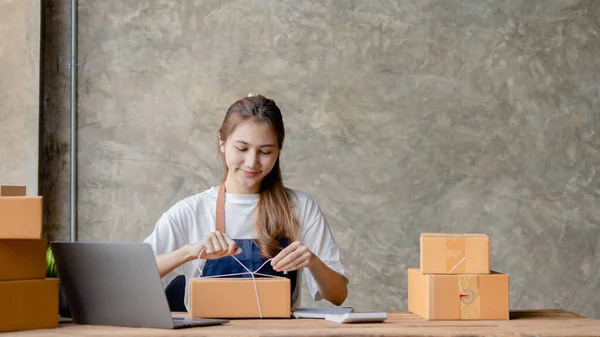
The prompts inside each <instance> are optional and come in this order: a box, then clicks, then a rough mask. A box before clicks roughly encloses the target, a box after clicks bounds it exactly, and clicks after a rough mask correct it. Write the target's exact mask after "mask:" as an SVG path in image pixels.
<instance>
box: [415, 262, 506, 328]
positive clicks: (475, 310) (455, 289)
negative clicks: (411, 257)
mask: <svg viewBox="0 0 600 337" xmlns="http://www.w3.org/2000/svg"><path fill="white" fill-rule="evenodd" d="M509 307H510V282H509V275H508V274H501V273H496V272H492V273H491V274H487V275H485V274H484V275H478V274H469V275H439V274H429V275H426V274H422V273H421V272H420V271H419V269H417V268H413V269H409V270H408V311H410V312H412V313H414V314H417V315H419V316H421V317H423V318H425V319H428V320H508V319H509V310H510V309H509Z"/></svg>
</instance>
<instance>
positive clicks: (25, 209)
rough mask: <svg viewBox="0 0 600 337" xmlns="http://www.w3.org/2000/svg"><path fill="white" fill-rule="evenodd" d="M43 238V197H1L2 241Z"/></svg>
mask: <svg viewBox="0 0 600 337" xmlns="http://www.w3.org/2000/svg"><path fill="white" fill-rule="evenodd" d="M41 237H42V197H0V239H39V238H41Z"/></svg>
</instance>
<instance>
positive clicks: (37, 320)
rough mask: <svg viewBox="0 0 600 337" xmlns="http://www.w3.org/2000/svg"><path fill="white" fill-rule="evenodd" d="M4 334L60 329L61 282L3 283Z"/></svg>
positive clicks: (0, 321) (0, 314)
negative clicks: (59, 302)
mask: <svg viewBox="0 0 600 337" xmlns="http://www.w3.org/2000/svg"><path fill="white" fill-rule="evenodd" d="M0 298H1V299H2V300H1V301H0V332H4V331H18V330H32V329H48V328H56V327H58V279H45V280H25V281H5V282H0Z"/></svg>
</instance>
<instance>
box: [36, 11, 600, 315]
mask: <svg viewBox="0 0 600 337" xmlns="http://www.w3.org/2000/svg"><path fill="white" fill-rule="evenodd" d="M49 3H50V5H49V6H48V8H46V14H47V15H48V13H51V16H52V17H53V18H54V20H55V21H54V22H53V21H50V20H49V21H48V25H53V26H59V25H61V24H64V20H66V19H67V18H68V16H66V15H65V13H68V11H67V10H66V9H64V8H63V9H61V8H60V6H59V5H60V4H61V1H58V0H51V1H49ZM79 3H80V6H81V7H80V11H79V14H80V21H79V22H80V35H79V46H80V53H81V54H80V58H79V62H80V63H81V64H82V67H81V72H80V76H79V80H80V86H79V88H78V89H79V95H80V103H79V109H80V110H79V118H80V120H79V141H80V148H79V152H78V153H79V160H80V162H79V170H80V175H79V184H80V185H79V193H80V203H79V211H80V213H79V214H80V215H79V223H80V231H79V234H80V238H81V239H86V240H89V239H91V240H119V241H121V240H123V241H138V240H141V239H143V238H144V237H145V236H146V235H148V234H149V233H150V231H151V230H152V228H153V226H154V224H155V222H156V220H157V219H158V217H159V216H160V214H161V213H162V212H163V211H165V210H166V209H167V208H168V207H170V206H171V205H172V204H174V203H175V202H176V201H177V200H179V199H181V198H184V197H186V196H188V195H191V194H194V193H196V192H199V191H202V190H204V189H206V188H208V187H209V186H210V185H213V184H216V183H217V182H218V179H219V178H220V176H221V167H220V162H219V160H218V157H217V153H216V139H215V137H216V130H217V129H218V127H219V125H220V122H221V121H222V118H223V116H224V113H225V110H226V108H227V107H228V105H229V104H231V103H232V102H233V101H235V100H236V99H238V98H239V97H241V96H243V95H245V94H247V93H248V92H259V93H263V94H265V95H267V96H269V97H272V98H274V99H275V101H276V102H277V103H278V104H279V105H280V107H281V108H282V110H283V112H284V120H285V122H286V127H287V131H288V138H287V142H286V144H285V146H284V152H283V157H282V162H283V169H284V178H285V181H286V184H287V185H288V186H290V187H294V188H298V189H302V190H305V191H307V192H308V193H310V194H311V195H312V196H313V197H314V198H315V199H316V200H318V201H319V203H320V205H321V207H322V209H323V210H324V212H325V213H326V214H327V216H328V220H329V224H330V225H331V227H332V229H333V231H334V234H335V236H336V238H337V241H338V244H339V246H340V247H341V250H342V253H343V256H344V258H345V262H346V264H347V266H348V267H349V269H350V271H351V276H352V280H351V283H350V295H349V297H348V300H347V302H346V305H351V306H355V307H357V308H359V309H362V310H369V309H379V310H405V309H406V287H407V285H406V269H407V268H409V267H417V266H418V265H419V246H418V238H419V233H421V232H426V231H445V232H482V233H487V234H489V235H490V236H491V238H492V267H493V269H495V270H498V271H502V272H507V273H510V274H511V285H512V288H511V300H512V307H513V308H514V309H520V308H564V309H569V310H573V311H576V312H579V313H581V314H584V315H588V316H592V317H597V318H600V295H599V294H598V289H599V288H600V284H599V283H600V274H599V272H598V260H599V258H600V251H599V248H598V237H599V234H600V229H599V228H598V223H600V207H598V201H599V197H600V183H599V182H598V172H599V171H600V156H599V152H600V135H599V133H600V116H599V111H600V94H599V90H600V58H599V57H598V55H600V21H599V18H600V3H599V2H598V1H543V0H537V1H534V0H522V1H492V0H487V1H483V0H477V1H461V2H455V1H368V2H367V1H326V2H323V1H245V0H244V1H187V2H179V1H154V0H153V1H133V0H132V1H123V2H112V1H92V0H80V1H79ZM47 28H48V27H47ZM61 34H62V35H61ZM46 38H47V39H48V38H50V39H53V40H54V41H55V45H54V47H52V48H54V49H52V50H49V51H48V54H46V60H45V62H46V63H45V64H46V66H49V64H52V63H53V62H55V60H60V59H61V58H62V59H64V58H65V55H67V53H68V48H66V49H64V50H62V49H60V48H64V47H65V46H64V44H65V36H64V33H61V32H60V31H59V30H57V31H56V35H54V36H52V37H49V36H46ZM46 42H48V41H46ZM49 55H50V56H49ZM63 72H64V70H63V69H62V68H61V69H60V70H57V73H56V74H55V75H52V74H50V73H48V72H47V76H50V77H51V76H55V77H54V78H55V79H56V81H53V83H47V82H46V84H45V86H44V88H45V89H46V90H47V93H46V95H45V97H46V99H47V101H48V103H49V104H50V105H51V106H52V107H53V108H52V109H50V108H48V109H46V114H47V115H48V116H49V119H53V118H52V117H55V116H54V114H56V115H57V116H56V118H57V120H59V121H61V122H56V120H54V121H52V122H49V123H52V124H51V125H50V124H48V123H45V127H46V128H47V129H46V133H47V134H46V135H45V136H46V137H54V139H53V140H52V142H50V144H51V146H48V147H46V148H45V152H46V155H47V156H49V157H51V158H52V160H49V161H48V163H49V165H50V167H49V168H48V169H47V170H48V172H58V171H60V170H63V169H64V168H65V167H64V166H61V165H65V163H66V162H67V159H68V158H66V156H67V153H66V150H65V149H66V148H67V147H66V143H65V142H66V140H67V139H68V138H66V137H65V135H66V133H65V132H66V127H67V126H68V123H67V121H68V120H66V119H65V113H66V112H65V108H64V107H65V105H66V104H67V103H66V100H67V99H68V95H64V93H66V92H68V91H66V86H65V84H64V76H63V75H62V73H63ZM57 97H60V98H57ZM52 165H54V166H52ZM53 177H54V178H55V179H56V180H55V181H52V183H51V185H52V186H51V187H49V189H48V190H49V191H52V200H51V201H50V202H52V203H54V204H56V205H59V206H58V211H57V212H58V214H59V215H51V217H52V219H51V220H49V221H52V224H53V225H52V226H53V227H52V228H54V229H53V231H51V232H50V235H55V236H57V237H61V236H62V237H63V238H66V236H65V235H66V234H65V233H67V231H66V230H65V229H66V228H67V227H66V226H68V218H67V217H66V215H67V213H66V212H65V211H64V205H65V199H64V198H65V196H66V195H67V194H65V193H64V191H65V187H68V182H66V180H65V179H66V176H65V174H64V173H55V174H54V175H53ZM303 304H304V305H312V303H311V301H310V299H309V297H308V296H307V294H306V293H305V294H304V297H303Z"/></svg>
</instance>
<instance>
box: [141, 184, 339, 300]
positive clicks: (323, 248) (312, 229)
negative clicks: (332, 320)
mask: <svg viewBox="0 0 600 337" xmlns="http://www.w3.org/2000/svg"><path fill="white" fill-rule="evenodd" d="M290 191H291V192H292V193H293V195H295V198H292V199H291V202H292V205H293V209H294V215H295V216H296V218H297V219H298V221H299V222H300V226H301V228H300V235H297V236H296V240H298V241H300V242H302V244H303V245H305V246H306V247H307V248H308V249H310V251H311V252H312V253H313V254H315V255H316V256H318V257H319V259H320V260H321V261H323V263H325V264H326V265H327V266H328V267H329V268H331V269H333V270H335V271H336V272H338V273H340V274H341V275H343V276H344V277H346V280H348V279H349V274H348V270H347V269H346V267H344V265H343V264H342V262H341V259H340V252H339V249H338V247H337V245H336V243H335V240H334V238H333V235H332V234H331V230H330V229H329V226H328V225H327V223H326V222H325V218H324V216H323V213H322V212H321V209H320V208H319V205H318V204H317V202H316V201H314V200H313V199H312V198H311V197H310V196H309V195H308V194H306V193H304V192H301V191H297V190H290ZM217 194H218V187H211V188H210V189H208V190H206V191H204V192H202V193H199V194H196V195H193V196H190V197H188V198H185V199H183V200H181V201H179V202H177V203H176V204H175V205H174V206H173V207H171V208H170V209H169V210H168V211H167V212H165V213H163V215H162V216H161V217H160V219H159V220H158V222H157V223H156V227H155V228H154V231H153V232H152V233H151V234H150V235H149V236H148V237H147V238H146V239H145V240H144V242H146V243H149V244H150V245H151V246H152V249H153V250H154V253H155V254H156V255H160V254H165V253H169V252H171V251H174V250H176V249H179V248H181V247H183V246H184V245H186V244H190V243H191V244H194V243H198V242H200V241H202V239H203V238H204V237H205V236H207V235H208V234H210V233H211V232H213V231H215V221H216V215H215V214H216V203H217ZM258 199H259V195H258V194H230V193H226V194H225V233H226V234H227V236H229V237H230V238H232V239H255V238H256V233H255V229H254V225H255V218H254V216H253V215H254V211H255V209H256V206H257V205H258ZM198 262H199V263H200V265H198ZM205 262H206V261H205V260H199V261H198V260H194V261H190V262H187V263H185V264H183V265H181V266H179V267H177V268H176V269H175V270H173V271H172V272H170V273H169V274H167V275H165V276H164V277H163V279H162V282H163V286H165V287H166V286H167V285H168V284H169V282H171V280H173V279H174V278H175V277H176V276H177V275H181V274H185V277H186V280H187V282H186V285H185V306H186V308H188V311H189V308H190V307H189V280H190V279H192V278H195V277H199V276H200V272H199V269H202V267H203V266H204V263H205ZM297 274H298V279H297V281H296V289H293V290H292V291H293V292H294V293H293V294H292V308H295V307H297V306H298V304H299V302H300V290H301V285H302V284H301V281H302V276H301V275H302V274H304V279H305V280H306V284H307V286H308V289H309V291H310V293H311V295H312V297H313V299H314V300H316V301H318V300H321V299H322V297H321V295H320V294H319V291H318V286H317V283H316V281H315V279H314V278H313V276H312V275H311V273H310V271H309V270H308V268H306V269H304V270H299V271H298V273H297Z"/></svg>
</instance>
